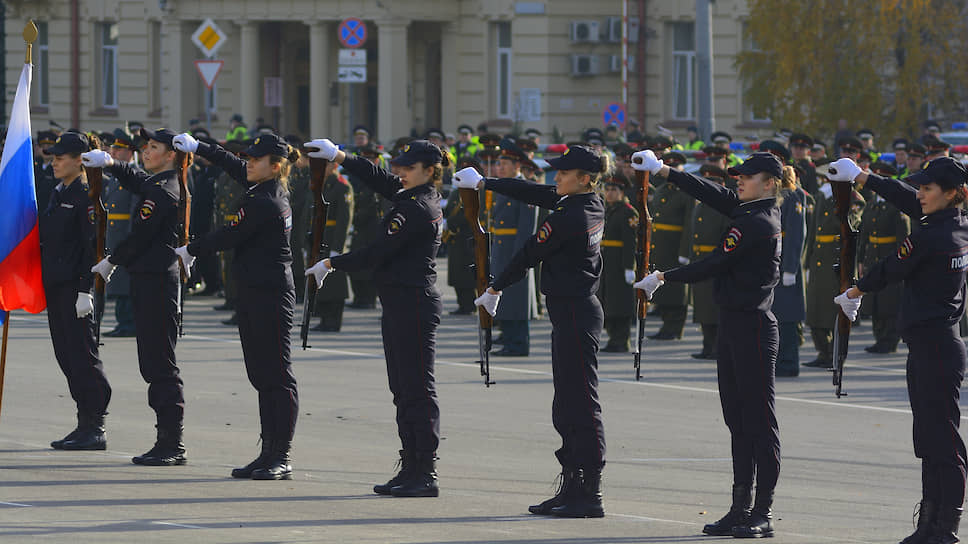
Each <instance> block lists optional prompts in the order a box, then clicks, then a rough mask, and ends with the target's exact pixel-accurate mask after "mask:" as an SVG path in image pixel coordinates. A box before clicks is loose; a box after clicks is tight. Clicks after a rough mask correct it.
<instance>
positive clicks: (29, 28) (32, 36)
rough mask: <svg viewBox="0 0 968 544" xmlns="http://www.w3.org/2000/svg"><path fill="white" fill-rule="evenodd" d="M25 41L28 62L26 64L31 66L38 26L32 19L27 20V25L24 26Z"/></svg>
mask: <svg viewBox="0 0 968 544" xmlns="http://www.w3.org/2000/svg"><path fill="white" fill-rule="evenodd" d="M24 41H25V42H27V60H25V61H24V62H25V63H27V64H31V57H32V56H33V55H32V53H33V51H31V50H32V49H33V44H34V42H35V41H37V25H35V24H34V21H33V20H31V19H28V20H27V25H26V26H24Z"/></svg>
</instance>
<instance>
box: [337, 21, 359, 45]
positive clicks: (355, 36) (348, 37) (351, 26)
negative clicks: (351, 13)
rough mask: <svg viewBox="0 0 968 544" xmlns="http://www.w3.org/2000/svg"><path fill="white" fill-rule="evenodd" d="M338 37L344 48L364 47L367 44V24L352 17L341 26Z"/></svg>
mask: <svg viewBox="0 0 968 544" xmlns="http://www.w3.org/2000/svg"><path fill="white" fill-rule="evenodd" d="M336 35H337V37H338V38H339V43H341V44H343V47H349V48H352V49H355V48H357V47H362V46H363V44H364V43H366V23H364V22H363V21H361V20H359V19H357V18H356V17H350V18H349V19H346V20H344V21H343V22H341V23H340V24H339V30H338V31H337V32H336Z"/></svg>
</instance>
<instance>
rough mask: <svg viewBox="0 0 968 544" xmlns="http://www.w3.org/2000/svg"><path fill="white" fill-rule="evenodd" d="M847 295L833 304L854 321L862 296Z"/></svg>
mask: <svg viewBox="0 0 968 544" xmlns="http://www.w3.org/2000/svg"><path fill="white" fill-rule="evenodd" d="M848 160H849V159H848ZM849 293H850V289H848V290H846V291H844V292H843V293H841V294H839V295H837V296H836V297H834V302H836V303H837V304H838V305H839V306H840V309H841V310H843V311H844V315H846V316H847V319H849V320H851V321H854V320H855V319H857V311H858V310H860V299H861V298H863V296H864V295H858V296H857V298H850V296H848V294H849Z"/></svg>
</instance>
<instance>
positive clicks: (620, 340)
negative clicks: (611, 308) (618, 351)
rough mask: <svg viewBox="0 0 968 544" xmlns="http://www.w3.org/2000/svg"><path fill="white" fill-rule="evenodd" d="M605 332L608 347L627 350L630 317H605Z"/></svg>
mask: <svg viewBox="0 0 968 544" xmlns="http://www.w3.org/2000/svg"><path fill="white" fill-rule="evenodd" d="M604 322H605V332H607V333H608V345H610V346H615V347H620V348H621V347H624V348H625V349H628V348H629V334H630V333H629V328H630V327H631V326H632V317H631V316H629V317H606V318H605V320H604Z"/></svg>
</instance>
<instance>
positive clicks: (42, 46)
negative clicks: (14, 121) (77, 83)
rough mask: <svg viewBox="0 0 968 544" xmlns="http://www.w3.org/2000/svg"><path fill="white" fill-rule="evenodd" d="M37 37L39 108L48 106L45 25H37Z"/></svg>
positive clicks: (48, 75) (48, 80)
mask: <svg viewBox="0 0 968 544" xmlns="http://www.w3.org/2000/svg"><path fill="white" fill-rule="evenodd" d="M37 30H38V31H39V35H38V37H37V64H36V65H35V66H36V68H37V71H36V74H37V79H36V83H35V87H34V88H35V89H37V95H36V104H37V105H38V106H41V107H47V106H50V62H49V60H48V59H49V57H48V45H49V43H50V42H48V39H47V23H37Z"/></svg>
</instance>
